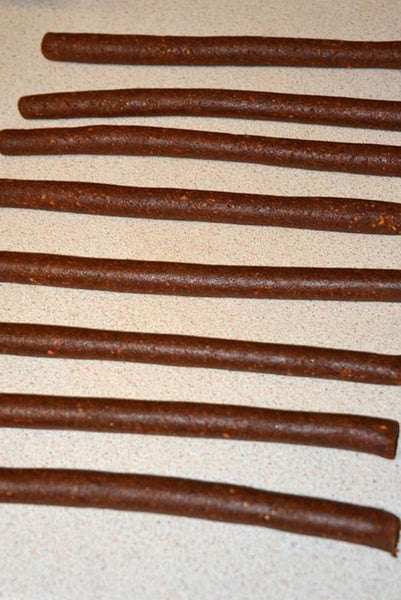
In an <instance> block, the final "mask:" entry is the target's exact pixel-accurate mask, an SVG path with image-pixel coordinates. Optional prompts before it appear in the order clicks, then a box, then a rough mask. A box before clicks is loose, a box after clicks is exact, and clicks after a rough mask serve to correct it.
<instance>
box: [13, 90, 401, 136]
mask: <svg viewBox="0 0 401 600" xmlns="http://www.w3.org/2000/svg"><path fill="white" fill-rule="evenodd" d="M18 108H19V111H20V113H21V115H22V116H23V117H25V118H26V119H69V118H77V117H86V118H88V117H134V116H135V117H136V116H139V117H141V116H146V117H153V116H161V115H168V116H190V117H194V116H196V117H225V118H239V119H263V120H276V121H292V122H300V123H314V124H319V125H335V126H345V127H364V128H366V127H369V128H373V129H390V130H395V131H400V130H401V102H396V101H386V100H369V99H362V98H346V97H335V96H334V97H331V96H311V95H309V96H308V95H301V94H280V93H275V92H255V91H242V90H219V89H174V88H173V89H169V88H167V89H153V88H150V89H139V88H138V89H123V90H92V91H82V92H59V93H52V94H36V95H33V96H23V97H22V98H20V99H19V102H18Z"/></svg>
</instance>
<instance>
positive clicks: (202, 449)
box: [0, 0, 401, 600]
mask: <svg viewBox="0 0 401 600" xmlns="http://www.w3.org/2000/svg"><path fill="white" fill-rule="evenodd" d="M47 31H91V32H110V33H112V32H115V33H143V34H145V33H148V34H182V35H185V34H188V35H191V34H192V35H219V34H230V35H235V34H238V35H276V36H294V37H297V36H298V37H323V38H324V37H326V38H343V39H366V40H368V39H376V40H391V39H397V38H399V37H400V31H401V11H400V6H399V2H398V0H387V1H382V2H367V1H363V0H360V1H351V0H338V1H337V2H327V1H326V0H307V1H306V2H300V1H299V0H295V1H294V0H280V1H278V0H268V1H266V0H259V1H255V0H253V1H252V0H250V1H247V2H244V1H228V0H220V2H216V1H215V0H175V1H172V0H163V1H162V0H149V2H142V1H139V0H124V2H114V1H112V0H86V1H83V0H71V1H69V2H61V1H56V0H44V1H39V0H38V1H30V2H27V1H24V0H2V2H1V3H0V33H1V77H0V90H1V94H0V119H1V127H29V126H41V125H44V126H45V125H49V123H46V122H41V121H39V122H35V123H32V124H30V123H29V122H26V121H24V120H23V119H22V118H21V117H20V116H19V114H18V111H17V107H16V104H17V100H18V98H19V96H21V95H24V94H30V93H40V92H46V91H62V90H74V89H90V88H93V89H102V88H122V87H146V86H149V87H169V86H170V87H174V86H175V87H180V86H182V87H206V86H208V87H214V88H219V87H226V88H233V89H236V88H238V89H254V90H272V91H281V92H298V93H301V92H303V93H312V94H313V93H316V94H328V95H330V94H333V95H345V96H360V97H367V98H384V99H397V100H401V87H400V73H399V72H395V71H379V70H355V71H352V70H329V69H328V70H323V69H316V70H312V69H294V68H248V69H247V68H242V69H240V68H205V67H203V68H187V67H176V68H174V67H173V68H167V67H166V68H164V67H139V66H138V67H135V66H132V67H128V66H100V65H99V66H96V65H84V64H81V65H79V64H72V63H71V64H68V63H55V62H50V61H47V60H45V59H44V58H43V57H42V55H41V53H40V42H41V38H42V36H43V34H44V33H46V32H47ZM91 122H96V121H95V120H93V121H91V120H82V121H79V123H82V124H85V123H91ZM109 122H110V123H137V124H157V125H164V126H172V127H186V128H195V129H196V128H198V129H204V130H217V131H226V132H236V133H249V134H261V135H263V134H265V135H273V136H274V135H276V136H283V137H301V138H305V139H314V138H315V139H319V138H320V139H326V140H340V141H341V140H344V141H357V142H373V143H375V142H377V143H389V144H399V143H400V142H401V133H392V132H381V131H374V130H370V131H363V130H358V129H340V128H334V127H323V126H321V127H319V126H309V125H298V124H283V123H279V122H276V123H269V122H257V121H243V120H230V119H200V118H198V119H191V118H154V119H149V120H146V119H144V118H142V119H139V118H138V119H113V120H112V121H109ZM60 123H62V122H60ZM57 124H59V123H56V122H53V123H50V125H54V126H56V125H57ZM65 124H66V125H73V124H76V122H65ZM0 176H1V177H15V178H43V179H65V180H82V181H99V182H108V183H120V184H127V185H144V186H161V187H163V186H172V187H191V188H200V189H202V188H203V189H218V190H231V191H242V192H255V193H272V194H288V195H291V194H292V195H296V194H302V195H303V194H304V195H308V194H311V195H318V194H322V195H343V196H349V197H352V196H354V197H361V198H377V199H381V200H393V201H400V196H401V194H400V193H401V181H400V180H399V179H396V178H384V177H369V176H360V175H347V174H339V173H337V174H329V173H319V172H316V171H315V172H309V171H302V170H295V169H294V170H291V169H283V168H276V167H266V166H260V165H245V164H234V163H231V164H230V163H224V162H223V163H222V162H216V163H213V162H207V161H196V160H179V159H169V158H145V157H101V156H91V157H89V156H88V157H87V156H72V157H69V156H65V157H62V156H59V157H40V156H38V157H9V158H6V157H0ZM0 247H1V249H7V250H21V251H22V250H26V251H29V250H31V251H36V252H54V253H57V252H59V253H65V254H75V255H82V256H97V257H100V256H102V257H120V258H132V259H134V258H137V259H149V260H178V261H192V262H211V263H221V264H224V263H226V264H228V263H231V264H260V265H299V266H301V265H303V266H333V267H334V266H343V267H352V266H355V267H384V268H400V267H401V258H400V255H401V252H400V240H399V239H398V238H396V237H380V236H377V237H375V236H372V237H369V236H366V235H347V234H339V233H325V232H313V231H301V230H291V229H284V228H269V227H265V228H257V227H239V226H231V225H212V224H201V223H184V222H181V223H178V222H177V223H174V222H167V221H151V220H135V219H121V218H110V217H90V216H85V215H73V214H56V213H53V214H52V213H46V212H35V211H25V210H11V209H2V210H1V212H0ZM0 319H1V320H2V321H18V322H35V323H54V324H63V325H64V324H65V325H76V326H86V327H93V328H102V327H104V328H110V329H123V330H138V331H141V330H142V331H154V332H176V333H185V334H193V335H206V336H217V337H218V336H221V337H231V338H238V339H249V340H261V341H272V342H284V343H294V344H311V345H321V346H331V347H339V348H350V349H364V350H369V351H378V352H388V353H400V352H401V335H400V323H401V307H400V306H399V305H395V304H375V303H365V304H359V303H358V304H347V303H344V302H323V303H318V302H303V301H297V302H294V301H278V300H277V301H276V300H271V301H269V300H236V299H229V300H224V299H214V300H213V299H193V298H181V299H180V298H174V297H157V296H146V295H136V296H135V295H132V296H131V295H128V294H108V293H105V292H93V291H79V290H67V289H53V288H45V287H31V286H22V285H11V284H0ZM0 390H1V391H9V392H24V393H29V392H32V393H48V394H53V393H54V394H69V395H94V396H105V397H106V396H114V397H121V398H144V399H146V398H148V399H160V400H186V401H194V402H197V401H198V402H200V401H208V402H221V403H237V404H248V405H254V406H265V407H280V408H287V409H301V410H302V409H303V410H318V411H333V412H336V411H338V412H345V411H348V412H352V413H361V414H371V415H382V416H386V417H391V418H395V419H398V420H401V408H400V406H401V404H400V391H399V389H396V388H393V387H385V386H373V385H363V384H356V383H355V384H353V383H344V382H336V381H325V380H312V379H306V378H296V379H295V378H286V377H280V376H273V375H260V374H246V373H235V372H228V371H227V372H224V371H217V370H201V369H184V368H171V367H163V366H151V365H140V364H137V365H135V364H128V363H107V362H96V361H73V360H48V359H35V358H22V357H12V356H1V357H0ZM0 464H1V465H4V466H15V467H64V468H90V469H99V470H110V471H127V472H141V473H154V474H163V475H177V476H185V477H192V478H199V479H204V480H214V481H226V482H233V483H238V484H246V485H250V486H254V487H259V488H265V489H272V490H277V491H283V492H290V493H299V494H304V495H316V496H321V497H327V498H332V499H338V500H344V501H350V502H355V503H362V504H367V505H374V506H378V507H383V508H386V509H388V510H391V511H393V512H395V513H396V514H398V515H401V493H400V490H401V453H400V451H399V452H398V455H397V458H396V460H395V461H386V460H384V459H381V458H378V457H373V456H368V455H366V456H364V455H361V454H357V453H353V452H345V451H335V450H328V449H317V448H307V447H302V446H285V445H279V444H257V443H251V442H245V443H241V442H233V441H219V440H209V441H207V440H190V439H173V438H162V437H146V436H137V437H135V436H127V435H113V434H85V433H78V432H50V431H41V432H40V431H33V430H32V431H30V430H17V429H15V430H13V429H9V430H2V431H1V432H0ZM400 590H401V558H400V557H398V558H397V559H394V558H392V557H391V556H390V555H387V554H385V553H383V552H380V551H378V550H372V549H368V548H363V547H357V546H351V545H347V544H342V543H339V542H333V541H325V540H322V539H314V538H308V537H303V536H297V535H293V534H286V533H281V532H278V531H273V530H268V529H262V528H256V527H245V526H240V525H230V524H222V523H213V522H207V521H196V520H191V519H185V518H173V517H168V516H161V515H160V516H159V515H149V514H148V515H145V514H135V513H131V514H130V513H118V512H112V511H99V510H76V509H63V508H48V507H31V506H22V505H20V506H18V505H1V506H0V598H4V599H6V600H20V599H21V600H22V599H24V600H36V599H38V600H39V599H41V600H43V599H52V598H58V599H59V600H67V599H68V600H70V599H75V598H78V597H82V598H85V599H88V600H89V599H96V600H100V599H106V598H107V599H109V598H113V599H120V598H138V599H141V600H149V599H161V598H166V599H167V598H176V599H187V598H191V599H193V600H200V599H204V598H208V599H209V598H219V599H232V600H240V599H241V600H248V599H251V598H252V599H270V598H274V599H275V600H283V599H291V600H302V599H315V600H356V599H358V600H368V599H376V598H381V599H383V600H399V598H400V593H401V592H400Z"/></svg>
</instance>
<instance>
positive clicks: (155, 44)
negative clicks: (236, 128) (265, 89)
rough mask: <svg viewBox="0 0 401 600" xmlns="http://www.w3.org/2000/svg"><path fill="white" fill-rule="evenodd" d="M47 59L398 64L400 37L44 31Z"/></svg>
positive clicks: (282, 64)
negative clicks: (363, 38) (376, 39)
mask: <svg viewBox="0 0 401 600" xmlns="http://www.w3.org/2000/svg"><path fill="white" fill-rule="evenodd" d="M42 52H43V54H44V56H45V57H46V58H48V59H50V60H59V61H72V62H89V63H105V64H126V65H188V66H196V65H210V66H220V65H231V66H236V67H246V66H280V67H330V68H333V67H341V68H359V69H361V68H375V69H377V68H381V69H399V68H401V41H382V42H373V41H366V42H363V41H347V40H327V39H326V40H325V39H308V38H285V37H261V36H215V37H193V36H157V35H118V34H117V35H116V34H99V33H50V32H49V33H46V35H45V36H44V37H43V40H42Z"/></svg>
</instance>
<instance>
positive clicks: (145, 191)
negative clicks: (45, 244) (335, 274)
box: [0, 179, 401, 235]
mask: <svg viewBox="0 0 401 600" xmlns="http://www.w3.org/2000/svg"><path fill="white" fill-rule="evenodd" d="M1 206H8V207H12V208H33V209H41V210H55V211H64V212H75V213H87V214H91V215H112V216H118V217H136V218H148V219H177V220H185V221H207V222H211V223H235V224H238V225H269V226H278V227H299V228H304V229H317V230H328V231H344V232H348V233H367V234H383V235H398V234H400V233H401V204H397V203H395V202H379V201H375V200H360V199H353V198H325V197H316V198H315V197H312V198H311V197H281V196H265V195H260V194H239V193H231V192H215V191H206V190H186V189H174V188H139V187H128V186H122V185H108V184H100V183H83V182H74V181H33V180H23V179H22V180H21V179H0V207H1Z"/></svg>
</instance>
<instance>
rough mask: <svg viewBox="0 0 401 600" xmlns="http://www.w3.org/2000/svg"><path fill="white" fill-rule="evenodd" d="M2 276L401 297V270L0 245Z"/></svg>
mask: <svg viewBox="0 0 401 600" xmlns="http://www.w3.org/2000/svg"><path fill="white" fill-rule="evenodd" d="M0 281H7V282H10V283H22V284H33V285H49V286H58V287H71V288H83V289H90V290H105V291H109V292H130V293H141V294H167V295H178V296H209V297H221V298H224V297H225V298H227V297H233V298H285V299H292V300H295V299H303V300H346V301H375V302H401V270H396V269H336V268H308V267H262V266H256V267H249V266H242V265H240V266H221V265H202V264H191V263H176V262H157V261H143V260H118V259H107V258H86V257H77V256H63V255H60V254H36V253H31V252H1V251H0Z"/></svg>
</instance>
